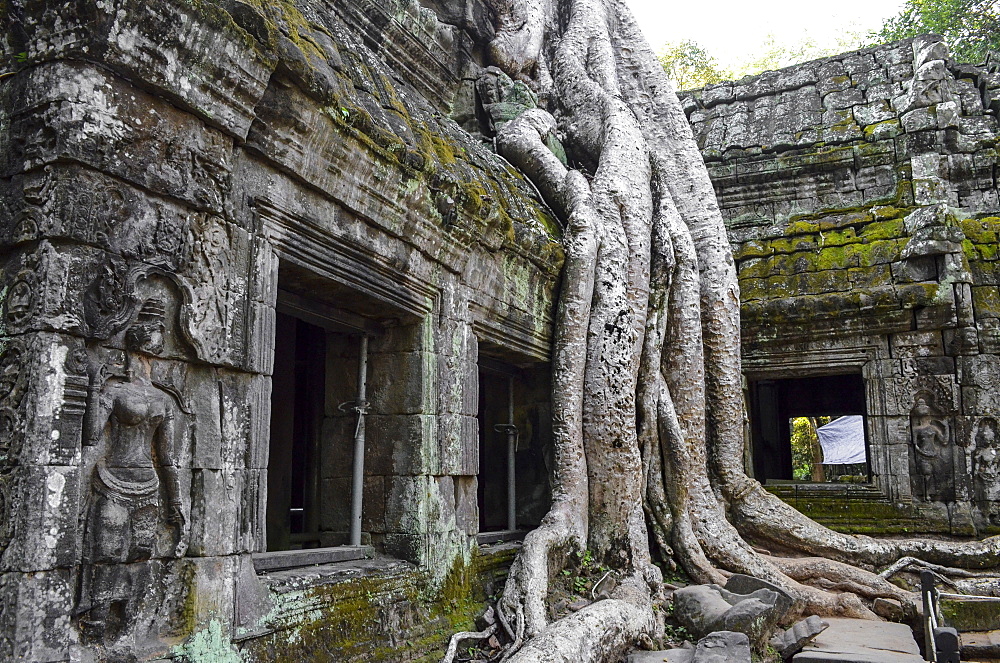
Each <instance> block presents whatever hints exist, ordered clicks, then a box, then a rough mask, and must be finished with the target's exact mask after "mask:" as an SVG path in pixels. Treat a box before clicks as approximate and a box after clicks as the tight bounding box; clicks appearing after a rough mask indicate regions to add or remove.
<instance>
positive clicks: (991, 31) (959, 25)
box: [868, 0, 1000, 63]
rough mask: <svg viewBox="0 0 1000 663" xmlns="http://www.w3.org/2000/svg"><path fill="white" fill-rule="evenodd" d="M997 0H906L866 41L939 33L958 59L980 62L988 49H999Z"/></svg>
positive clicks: (999, 22) (872, 41)
mask: <svg viewBox="0 0 1000 663" xmlns="http://www.w3.org/2000/svg"><path fill="white" fill-rule="evenodd" d="M998 3H1000V0H906V4H905V5H903V9H902V11H901V12H900V13H899V14H898V15H896V16H894V17H892V18H890V19H887V20H886V22H885V23H884V24H883V25H882V29H881V30H879V31H878V32H874V33H872V34H871V35H869V38H868V40H869V43H870V44H872V45H874V44H882V43H885V42H890V41H896V40H898V39H906V38H907V37H915V36H917V35H920V34H924V33H927V32H933V33H936V34H939V35H941V36H942V37H944V38H945V41H947V42H948V45H949V47H950V48H951V53H952V56H954V58H955V59H956V60H959V61H960V62H974V63H981V62H985V61H986V56H987V54H988V53H989V52H990V51H997V52H1000V6H998Z"/></svg>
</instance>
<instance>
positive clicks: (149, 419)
mask: <svg viewBox="0 0 1000 663" xmlns="http://www.w3.org/2000/svg"><path fill="white" fill-rule="evenodd" d="M149 289H152V290H154V291H155V290H156V289H155V288H149ZM173 304H174V303H172V302H168V301H167V300H166V298H164V297H161V296H159V295H158V294H157V295H153V296H152V297H149V298H144V299H143V300H142V301H141V303H140V305H139V306H138V307H137V309H138V310H137V312H136V313H135V314H134V317H133V318H132V320H131V321H130V322H129V324H128V326H127V328H126V329H125V330H124V332H119V333H117V334H115V339H116V340H120V341H121V342H122V344H123V345H124V353H117V354H116V353H115V352H113V351H112V350H113V349H111V348H100V347H93V348H92V349H91V351H90V353H89V362H88V364H89V365H88V369H87V372H88V375H89V387H88V394H87V402H86V412H85V414H84V425H83V444H84V447H85V449H87V448H92V449H94V452H91V454H90V455H91V456H93V457H94V460H93V462H92V467H93V469H92V470H91V472H90V484H89V490H88V491H87V492H88V500H87V503H86V505H85V506H84V521H85V527H84V536H83V550H82V556H81V571H80V580H79V587H78V594H77V604H76V610H75V614H76V616H77V623H78V625H79V628H80V631H81V636H82V638H83V639H84V641H86V642H88V643H92V644H100V645H104V646H113V645H114V643H115V642H116V641H117V640H118V639H119V638H121V637H122V636H124V635H125V634H126V633H127V632H128V631H129V629H130V628H131V626H132V623H133V622H134V620H135V618H136V614H137V612H138V602H140V601H141V600H142V599H143V597H144V595H145V594H146V589H147V588H148V587H149V583H150V582H151V581H152V575H151V574H152V570H151V569H150V568H149V567H148V566H147V565H145V564H137V562H145V561H147V560H150V559H151V558H153V557H154V556H158V557H168V558H170V557H174V558H176V557H181V556H182V555H183V554H184V552H185V535H186V529H185V515H184V508H183V505H184V500H183V499H182V497H183V491H182V488H181V482H180V475H179V470H180V468H179V463H178V459H179V457H180V456H181V455H182V454H181V453H179V450H178V449H177V442H178V439H182V440H184V439H185V438H184V437H183V436H182V435H179V434H178V433H179V432H180V431H182V430H183V429H184V428H185V423H186V418H187V416H188V415H189V414H190V413H191V410H190V408H189V406H188V405H187V404H186V402H185V399H184V396H183V394H181V393H180V392H178V391H177V389H176V388H174V387H172V386H171V385H167V384H162V383H160V382H158V381H157V380H156V379H155V376H154V369H153V364H154V362H156V361H157V360H158V357H160V356H161V355H162V354H163V353H164V348H165V339H166V337H167V336H168V322H167V321H168V318H169V317H174V319H176V316H169V315H168V312H170V311H175V310H176V308H175V306H174V305H173ZM115 357H121V360H122V361H121V362H120V365H119V362H117V361H115V359H114V358H115ZM109 358H110V360H109ZM164 540H166V541H168V544H167V545H166V546H164V545H163V541H164Z"/></svg>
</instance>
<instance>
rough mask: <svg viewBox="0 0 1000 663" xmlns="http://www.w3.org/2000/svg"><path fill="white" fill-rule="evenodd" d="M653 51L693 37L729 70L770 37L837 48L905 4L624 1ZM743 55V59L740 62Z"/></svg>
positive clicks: (883, 0) (875, 0)
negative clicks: (840, 39) (849, 34)
mask: <svg viewBox="0 0 1000 663" xmlns="http://www.w3.org/2000/svg"><path fill="white" fill-rule="evenodd" d="M626 2H627V3H628V4H629V6H630V7H631V8H632V13H633V14H635V17H636V20H638V22H639V25H640V26H641V27H642V29H643V32H645V33H646V38H647V39H648V40H649V43H650V45H651V46H652V47H653V50H655V51H659V50H660V48H661V47H662V46H663V44H664V43H666V42H668V41H681V40H684V39H691V40H694V41H696V42H698V43H699V44H701V45H702V46H703V47H704V48H705V49H706V50H707V51H708V52H709V53H710V54H712V55H713V56H715V58H716V59H717V60H718V61H719V64H720V65H722V66H723V67H729V66H732V65H733V64H736V63H737V62H739V61H740V60H741V59H745V56H746V55H748V54H754V53H759V52H760V51H761V50H762V48H763V44H764V42H765V40H766V38H767V36H768V34H769V33H772V34H774V35H775V37H776V40H777V41H778V43H797V42H800V41H801V40H802V39H803V38H806V37H808V38H811V39H813V40H814V41H815V42H816V43H817V44H818V45H820V46H826V45H833V44H834V43H835V42H836V41H837V38H838V37H839V36H841V35H843V34H844V33H845V32H849V31H855V32H860V33H861V34H864V33H867V32H868V30H872V29H876V28H878V27H880V26H881V25H882V21H883V20H884V19H886V18H888V17H890V16H894V15H896V14H898V13H899V11H900V9H901V8H902V6H903V4H904V0H836V2H823V1H822V0H805V1H801V0H800V1H798V2H790V1H788V0H707V1H705V0H703V1H701V2H699V1H697V0H682V1H680V2H670V1H669V0H626ZM741 56H744V57H743V58H741Z"/></svg>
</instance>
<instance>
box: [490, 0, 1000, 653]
mask: <svg viewBox="0 0 1000 663" xmlns="http://www.w3.org/2000/svg"><path fill="white" fill-rule="evenodd" d="M490 2H491V4H492V6H493V8H494V10H495V14H496V20H497V24H496V38H495V39H494V41H493V42H492V43H491V45H490V55H491V58H492V60H493V64H495V65H497V66H498V67H500V68H501V69H503V70H504V71H506V72H507V73H508V74H509V75H510V76H511V77H512V78H515V79H519V80H522V81H525V82H527V83H529V85H531V86H532V87H534V88H535V90H536V91H537V92H538V93H539V98H540V99H541V105H542V106H543V108H538V109H532V110H529V111H527V112H525V113H523V114H522V115H520V116H519V117H517V118H516V119H515V120H513V121H511V122H509V123H507V124H506V125H504V126H503V128H502V129H501V131H500V133H499V134H498V136H497V143H496V144H497V149H498V151H499V152H500V153H501V154H502V155H503V156H504V157H506V158H507V159H508V160H509V161H511V162H512V163H513V164H514V165H515V166H517V167H518V168H520V169H521V170H522V171H523V172H525V173H526V174H527V175H528V176H529V177H530V178H531V179H532V181H533V182H534V183H535V184H536V186H537V187H538V189H539V191H540V192H541V193H542V195H543V196H544V197H545V199H546V201H547V202H548V204H549V205H550V206H551V207H552V208H553V209H554V210H555V211H556V213H557V214H559V215H560V216H561V217H562V218H563V219H564V221H565V224H566V228H565V233H564V243H565V250H566V263H565V271H564V274H563V285H562V290H561V294H560V299H559V303H558V310H557V324H556V332H555V338H554V349H553V364H552V371H553V416H554V426H553V432H554V444H555V452H556V467H555V473H554V488H553V503H552V508H551V510H550V511H549V513H548V514H547V516H546V517H545V518H544V519H543V522H542V524H541V525H540V527H539V528H537V529H536V530H534V531H533V532H531V533H529V534H528V536H527V537H526V538H525V541H524V545H523V548H522V550H521V552H520V554H519V556H518V558H517V560H516V561H515V563H514V565H513V567H512V568H511V572H510V576H509V579H508V581H507V584H506V587H505V590H504V594H503V597H502V599H501V601H500V608H501V613H502V614H504V615H506V619H507V621H508V622H509V623H510V627H511V630H512V631H513V634H514V643H513V646H512V647H511V648H510V649H509V650H508V652H507V655H506V656H507V657H508V658H510V657H511V656H512V657H513V658H510V660H516V661H547V662H548V661H563V660H565V661H604V660H611V659H612V658H613V657H615V656H617V655H620V653H621V652H623V651H624V650H625V649H627V648H628V647H630V646H632V645H633V643H634V642H635V641H637V640H642V639H647V638H656V637H657V636H658V635H659V634H658V632H657V631H658V628H659V626H658V624H659V623H661V622H658V620H657V619H656V618H655V613H654V611H653V605H654V603H655V602H656V601H657V599H658V597H659V593H660V591H661V576H660V572H659V569H658V568H657V567H656V566H654V565H653V563H652V561H651V552H650V541H652V542H654V544H655V545H656V546H658V547H659V548H660V550H659V553H660V555H661V556H662V557H663V558H664V559H667V560H675V561H676V562H677V563H679V564H680V565H681V566H682V567H683V568H684V570H685V571H686V572H687V573H688V574H689V575H690V576H691V577H692V578H693V579H694V580H696V581H699V582H724V581H725V579H726V577H727V576H728V575H730V574H732V573H746V574H748V575H753V576H757V577H759V578H763V579H766V580H769V581H771V582H773V583H776V584H778V585H780V586H782V587H784V588H785V589H787V590H788V591H789V592H790V594H791V595H792V596H793V597H794V599H795V601H796V606H797V609H798V610H799V611H806V612H810V613H816V614H821V615H844V616H858V617H868V618H873V619H874V618H877V616H876V615H875V614H874V613H873V612H872V610H871V607H870V606H871V601H873V600H874V599H875V598H879V597H884V598H892V599H896V600H899V601H901V602H903V603H904V604H906V605H907V606H909V608H910V609H912V606H913V602H914V597H913V595H911V594H910V593H908V592H905V591H903V590H900V589H899V588H898V587H896V586H894V585H892V584H890V583H888V582H887V581H886V580H885V579H883V578H881V577H879V576H877V575H876V574H875V573H874V571H875V570H877V569H878V568H880V567H883V566H885V565H888V564H890V563H892V562H894V561H895V560H897V559H898V558H900V557H902V556H906V555H910V556H913V557H917V558H919V559H921V560H925V561H928V562H934V563H938V564H945V565H948V566H950V567H962V568H978V569H983V568H993V567H996V566H997V565H998V550H1000V540H998V539H996V538H994V539H988V540H985V541H982V542H976V543H969V544H958V543H951V542H944V541H901V540H892V541H879V540H875V539H872V538H870V537H865V536H849V535H844V534H839V533H836V532H832V531H830V530H828V529H826V528H825V527H822V526H820V525H818V524H816V523H815V522H813V521H811V520H809V519H808V518H806V517H804V516H803V515H801V514H800V513H798V512H797V511H795V510H794V509H793V508H791V507H789V506H787V505H786V504H784V503H783V502H781V501H780V500H778V499H777V498H775V497H774V496H772V495H771V494H769V493H767V492H766V491H765V490H764V489H763V488H762V487H761V486H760V484H759V483H757V482H756V481H754V480H753V479H751V478H749V477H748V476H747V475H746V474H745V472H744V466H743V459H744V425H745V424H744V421H745V415H744V401H743V393H742V384H741V370H740V317H739V314H740V307H739V290H738V285H737V279H736V269H735V264H734V261H733V257H732V254H731V250H730V244H729V241H728V238H727V235H726V230H725V226H724V225H723V221H722V215H721V214H720V212H719V207H718V203H717V201H716V198H715V192H714V190H713V188H712V184H711V181H710V180H709V177H708V172H707V170H706V168H705V165H704V162H703V161H702V158H701V154H700V153H699V151H698V148H697V145H696V144H695V142H694V140H693V137H692V133H691V129H690V126H689V124H688V121H687V118H686V117H685V115H684V113H683V111H682V110H681V108H680V104H679V102H678V100H677V96H676V94H675V92H674V90H673V87H672V85H671V83H670V82H669V81H668V80H667V78H666V75H665V73H664V71H663V69H662V67H661V65H660V64H659V62H658V60H657V59H656V57H655V55H654V54H653V52H652V51H651V49H650V48H649V46H648V45H647V44H646V43H645V40H644V38H643V37H642V35H641V33H640V31H639V29H638V27H637V26H636V24H635V21H634V20H633V18H632V17H631V15H630V13H629V12H628V10H627V9H626V7H625V5H624V1H623V0H490ZM553 133H555V134H556V135H558V136H559V137H560V138H561V140H562V141H563V143H564V145H565V147H566V150H567V154H568V155H569V157H570V162H571V163H575V164H581V166H580V167H579V168H567V167H566V166H564V165H563V163H562V162H561V161H560V160H559V159H558V158H556V156H555V155H554V154H553V153H552V152H551V151H550V150H549V148H548V147H546V143H545V139H546V136H549V135H551V134H553ZM749 540H752V541H754V542H755V543H759V544H761V545H764V546H768V547H770V548H771V549H773V550H775V551H781V552H782V553H791V554H793V555H795V554H797V555H799V556H806V557H808V559H791V558H785V557H780V558H779V557H769V556H765V555H762V554H760V553H758V552H757V551H755V549H754V548H753V547H751V545H750V544H749V543H748V541H749ZM583 550H589V551H591V554H592V555H593V556H594V558H595V559H596V560H598V561H599V562H600V563H602V564H604V565H606V566H608V567H609V568H611V569H613V570H614V572H615V574H616V576H617V579H618V582H617V587H616V589H615V590H614V592H613V594H612V596H611V597H610V598H608V599H605V600H603V601H598V602H597V603H594V604H592V605H591V606H589V607H587V608H585V609H583V610H581V611H580V612H577V613H573V614H572V615H570V616H568V617H565V618H563V619H561V620H557V621H556V622H555V623H551V624H550V623H549V619H548V611H547V607H546V598H547V595H548V591H549V588H550V583H551V581H552V579H553V578H555V577H556V576H557V574H558V573H559V572H560V571H561V570H562V569H563V568H564V567H565V566H566V565H567V563H568V561H569V559H570V555H571V553H573V552H574V551H575V552H580V551H583ZM817 558H819V559H817ZM982 584H983V583H980V585H982Z"/></svg>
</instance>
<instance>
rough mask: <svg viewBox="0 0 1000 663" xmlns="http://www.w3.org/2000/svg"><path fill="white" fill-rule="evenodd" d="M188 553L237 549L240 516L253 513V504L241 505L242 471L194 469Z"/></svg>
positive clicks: (204, 554) (223, 552)
mask: <svg viewBox="0 0 1000 663" xmlns="http://www.w3.org/2000/svg"><path fill="white" fill-rule="evenodd" d="M191 479H192V481H191V484H190V485H191V510H190V530H189V534H188V536H189V537H190V538H189V545H188V555H190V556H194V557H208V556H213V555H231V554H233V553H237V552H249V550H247V549H243V550H240V548H241V547H242V546H240V543H241V541H240V540H239V539H240V537H239V534H240V532H241V530H242V529H243V523H242V522H241V520H242V518H243V517H246V516H249V517H253V516H256V515H257V514H256V506H257V505H256V504H249V505H245V504H244V503H243V499H244V496H245V492H244V488H243V484H244V481H245V476H244V472H242V471H236V470H231V469H230V470H195V471H194V472H192V476H191Z"/></svg>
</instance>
